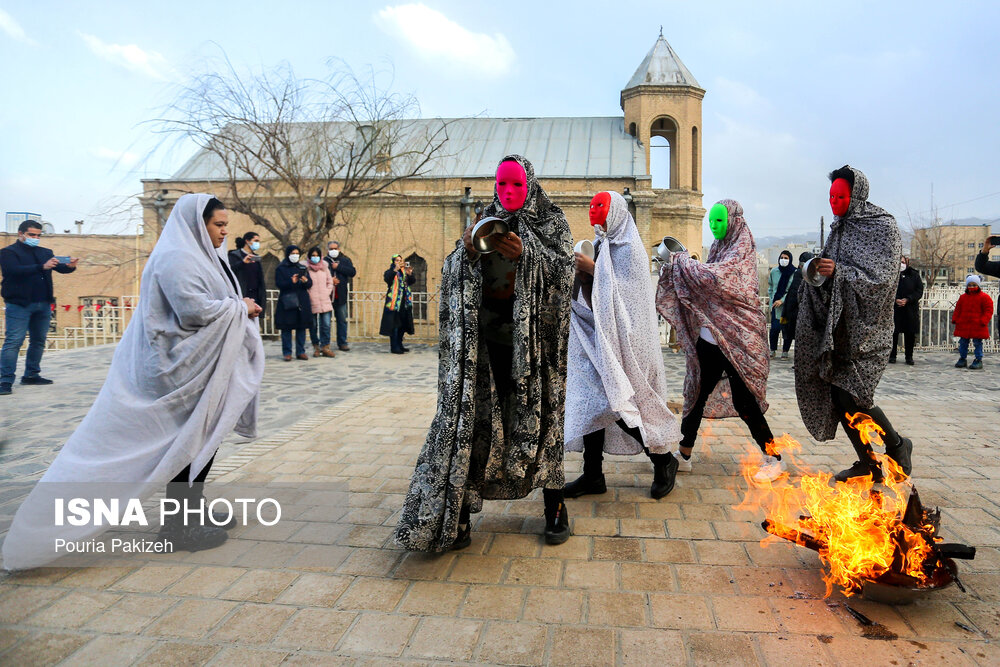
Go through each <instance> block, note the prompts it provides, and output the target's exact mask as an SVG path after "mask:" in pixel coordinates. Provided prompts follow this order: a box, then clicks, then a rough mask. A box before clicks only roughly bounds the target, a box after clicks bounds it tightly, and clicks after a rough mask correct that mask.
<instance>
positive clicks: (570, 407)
mask: <svg viewBox="0 0 1000 667" xmlns="http://www.w3.org/2000/svg"><path fill="white" fill-rule="evenodd" d="M590 224H591V225H592V226H593V227H594V233H595V239H594V247H595V251H596V260H595V259H591V258H590V257H588V256H587V255H584V254H581V253H578V254H577V255H576V271H577V278H578V279H579V280H580V281H581V289H580V290H579V294H577V295H576V296H575V297H574V299H573V304H572V308H573V311H572V312H573V316H572V319H571V321H570V337H569V368H568V370H567V376H566V450H567V451H577V452H578V451H581V450H582V451H583V475H582V476H580V477H579V478H578V479H576V480H574V481H573V482H570V483H569V484H567V485H566V495H567V496H568V497H570V498H577V497H579V496H583V495H587V494H592V493H605V492H606V491H607V485H606V483H605V480H604V472H603V470H602V461H603V458H604V456H603V454H604V453H605V452H607V453H609V454H625V455H632V454H639V453H640V452H643V451H645V452H646V454H647V455H648V456H649V459H650V461H652V463H653V484H652V486H651V487H650V490H649V494H650V495H651V496H652V497H653V498H657V499H659V498H662V497H664V496H665V495H667V494H668V493H670V491H671V490H672V489H673V488H674V479H675V477H676V475H677V460H676V459H675V458H674V457H673V456H672V455H671V453H670V452H671V449H673V447H674V446H675V445H676V444H677V442H678V441H679V440H680V439H681V433H680V428H678V425H677V419H676V417H674V415H673V413H672V412H670V408H669V407H667V380H666V375H665V373H664V371H663V353H662V352H661V350H660V331H659V327H658V326H657V324H656V309H655V308H654V306H653V290H652V286H651V285H650V282H649V256H648V255H647V254H646V250H645V249H644V248H643V247H642V239H641V238H640V237H639V230H638V229H637V228H636V226H635V221H634V220H633V219H632V215H631V214H630V213H629V211H628V205H627V204H626V202H625V199H624V198H623V197H622V196H621V195H620V194H618V193H617V192H600V193H598V194H597V195H596V196H595V197H594V198H593V200H592V201H591V202H590Z"/></svg>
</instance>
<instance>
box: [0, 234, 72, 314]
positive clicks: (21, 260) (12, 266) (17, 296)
mask: <svg viewBox="0 0 1000 667" xmlns="http://www.w3.org/2000/svg"><path fill="white" fill-rule="evenodd" d="M53 256H54V253H53V252H52V251H51V250H49V249H48V248H41V247H38V246H36V247H34V248H32V247H31V246H29V245H28V244H27V243H22V242H21V241H14V243H12V244H10V245H9V246H7V247H6V248H3V249H0V272H2V273H3V284H2V286H0V297H3V300H4V301H6V302H7V303H14V304H17V305H18V306H28V305H30V304H32V303H55V299H54V298H53V296H52V269H43V268H42V265H43V264H45V262H47V261H49V260H50V259H52V257H53ZM55 270H56V271H58V272H59V273H73V272H74V271H76V269H75V268H70V267H68V266H66V265H65V264H56V266H55Z"/></svg>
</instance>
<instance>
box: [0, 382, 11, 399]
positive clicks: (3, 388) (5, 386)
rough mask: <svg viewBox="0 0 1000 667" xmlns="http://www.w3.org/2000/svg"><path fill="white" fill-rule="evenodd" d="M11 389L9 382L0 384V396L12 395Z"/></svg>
mask: <svg viewBox="0 0 1000 667" xmlns="http://www.w3.org/2000/svg"><path fill="white" fill-rule="evenodd" d="M12 393H14V392H13V389H12V385H11V383H10V382H0V396H6V395H7V394H12Z"/></svg>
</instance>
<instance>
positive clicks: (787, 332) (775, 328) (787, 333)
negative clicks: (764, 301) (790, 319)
mask: <svg viewBox="0 0 1000 667" xmlns="http://www.w3.org/2000/svg"><path fill="white" fill-rule="evenodd" d="M778 334H781V338H782V343H781V351H782V352H788V350H789V349H790V348H791V347H792V339H793V338H795V326H794V325H792V326H791V327H789V326H788V325H787V324H782V323H781V322H780V321H779V320H778V319H777V318H776V317H775V316H774V311H773V310H772V311H771V331H770V334H769V338H770V340H769V342H770V343H771V352H776V351H777V350H778Z"/></svg>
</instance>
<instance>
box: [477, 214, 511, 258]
mask: <svg viewBox="0 0 1000 667" xmlns="http://www.w3.org/2000/svg"><path fill="white" fill-rule="evenodd" d="M509 231H510V228H509V227H508V226H507V223H506V222H504V221H503V220H501V219H500V218H494V217H489V218H483V219H482V220H480V221H479V222H477V223H476V226H475V227H473V228H472V247H473V248H475V249H476V252H478V253H481V254H484V255H485V254H488V253H491V252H493V251H494V250H496V247H495V246H494V242H495V240H496V239H495V238H494V237H495V236H497V235H503V234H506V233H507V232H509Z"/></svg>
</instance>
